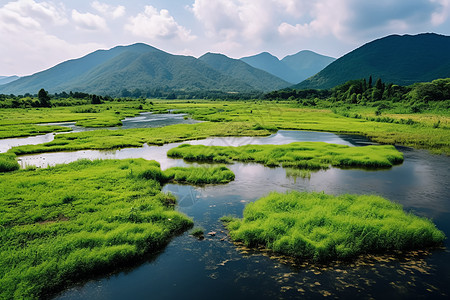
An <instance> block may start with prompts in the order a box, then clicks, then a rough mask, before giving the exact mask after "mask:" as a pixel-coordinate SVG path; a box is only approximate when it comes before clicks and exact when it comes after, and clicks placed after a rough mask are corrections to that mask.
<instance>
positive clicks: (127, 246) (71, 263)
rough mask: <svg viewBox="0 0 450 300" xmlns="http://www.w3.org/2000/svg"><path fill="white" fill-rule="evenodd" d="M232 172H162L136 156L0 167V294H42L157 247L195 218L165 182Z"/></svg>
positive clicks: (213, 178)
mask: <svg viewBox="0 0 450 300" xmlns="http://www.w3.org/2000/svg"><path fill="white" fill-rule="evenodd" d="M230 172H231V171H230V170H228V169H226V168H224V167H216V168H204V169H203V168H176V169H168V170H166V171H164V172H163V171H161V169H160V166H159V164H158V163H157V162H154V161H146V160H143V159H135V160H104V161H93V162H91V161H87V160H82V161H78V162H75V163H71V164H68V165H58V166H55V167H51V168H47V169H28V170H19V171H14V172H10V173H3V174H0V190H1V191H2V193H1V194H0V287H1V289H0V298H1V299H35V298H45V296H46V295H47V294H48V293H50V292H55V291H58V290H60V289H62V288H64V287H65V286H67V285H70V284H71V283H73V282H76V281H77V280H85V279H86V278H90V277H92V276H93V275H96V274H105V273H106V272H109V271H114V270H117V269H118V268H120V267H121V266H125V264H128V263H130V262H132V261H134V260H137V259H140V258H142V257H143V255H144V254H146V253H149V252H153V251H155V250H158V249H160V248H161V247H163V246H164V245H165V244H166V243H167V242H168V241H169V240H170V239H171V237H173V236H174V235H175V234H177V233H179V232H182V231H184V230H186V229H188V228H190V227H191V226H192V224H193V222H192V221H191V220H190V219H188V218H187V217H186V216H184V215H182V214H181V213H178V212H176V211H174V210H173V207H174V204H175V202H176V199H175V198H174V197H173V196H171V195H169V194H165V193H161V185H162V184H164V183H166V182H171V181H172V182H173V181H182V182H184V183H198V184H201V183H223V182H226V181H227V180H228V181H229V180H232V179H233V178H234V175H233V176H231V175H230ZM232 177H233V178H232Z"/></svg>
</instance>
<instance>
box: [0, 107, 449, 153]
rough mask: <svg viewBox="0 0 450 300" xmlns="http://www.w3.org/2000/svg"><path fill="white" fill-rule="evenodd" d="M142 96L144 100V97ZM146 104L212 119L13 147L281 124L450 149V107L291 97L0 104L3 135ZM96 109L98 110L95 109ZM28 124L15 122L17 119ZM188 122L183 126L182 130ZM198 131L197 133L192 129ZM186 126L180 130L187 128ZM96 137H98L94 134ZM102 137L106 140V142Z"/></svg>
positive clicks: (83, 144) (181, 136)
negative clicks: (322, 102)
mask: <svg viewBox="0 0 450 300" xmlns="http://www.w3.org/2000/svg"><path fill="white" fill-rule="evenodd" d="M142 103H144V104H142ZM140 107H142V109H143V110H146V111H153V112H155V113H158V112H167V111H168V110H174V111H176V112H180V113H188V114H190V115H191V116H192V117H193V118H195V119H197V120H203V121H209V122H208V123H206V124H202V125H200V126H199V127H195V126H187V125H183V126H182V127H174V128H173V129H165V130H162V131H160V130H152V129H144V130H127V131H125V132H122V133H106V132H102V133H98V132H90V133H83V134H81V135H80V134H69V135H68V137H67V138H65V137H58V138H57V139H58V141H55V142H54V143H53V144H52V143H50V144H49V145H47V146H38V147H30V148H28V149H25V148H21V149H20V150H17V151H16V150H14V152H16V153H37V152H47V151H63V150H81V149H108V148H109V149H111V148H120V147H139V146H141V145H142V144H143V143H146V142H148V143H150V144H162V143H166V142H171V141H183V140H188V139H201V138H206V137H208V136H233V135H235V136H242V135H267V134H269V133H270V132H274V131H276V130H279V129H287V130H311V131H329V132H336V133H348V134H361V135H364V136H367V137H368V138H370V139H372V140H374V141H376V142H380V143H383V144H399V145H405V146H411V147H415V148H425V149H429V150H431V151H432V152H434V153H445V154H450V131H449V130H450V129H449V124H450V113H449V112H448V110H445V111H442V112H433V113H430V112H427V113H418V114H410V113H408V114H406V113H404V114H403V113H400V112H401V111H398V109H397V110H396V109H391V110H386V111H383V112H382V114H381V115H378V116H377V115H376V108H375V107H357V106H350V105H347V106H342V107H338V108H333V109H331V108H330V109H328V108H322V109H319V108H305V107H299V106H298V105H297V104H295V103H292V102H283V103H281V102H280V103H277V102H269V101H244V102H243V101H239V102H237V101H236V102H227V101H207V100H196V101H187V100H170V101H167V100H166V101H162V100H152V102H151V104H150V101H149V100H147V101H144V102H138V101H131V102H111V103H105V104H101V105H98V106H93V105H84V106H77V107H69V108H64V107H63V108H51V109H50V108H49V109H43V108H40V109H29V110H25V109H2V110H0V138H6V137H13V136H24V135H35V134H39V133H44V132H48V131H54V130H67V129H61V128H55V127H47V128H45V127H42V128H41V126H37V125H35V124H37V123H46V122H57V121H77V125H82V126H97V127H98V126H116V125H120V120H121V119H123V118H124V117H126V116H132V115H135V114H137V113H138V112H139V111H141V110H140V109H139V108H140ZM93 111H95V112H93ZM23 123H25V124H27V125H20V124H23ZM184 128H186V129H184ZM193 130H198V131H199V132H198V133H192V131H193ZM184 131H185V132H184ZM98 138H100V139H102V141H96V140H97V139H98ZM103 141H105V142H103Z"/></svg>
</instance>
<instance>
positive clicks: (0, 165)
mask: <svg viewBox="0 0 450 300" xmlns="http://www.w3.org/2000/svg"><path fill="white" fill-rule="evenodd" d="M19 168H20V166H19V163H18V162H17V160H16V156H15V155H14V154H12V153H0V173H4V172H11V171H15V170H18V169H19Z"/></svg>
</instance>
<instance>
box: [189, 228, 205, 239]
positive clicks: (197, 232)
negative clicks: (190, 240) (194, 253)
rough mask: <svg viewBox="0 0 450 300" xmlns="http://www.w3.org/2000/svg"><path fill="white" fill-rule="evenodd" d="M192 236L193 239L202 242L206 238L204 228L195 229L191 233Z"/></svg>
mask: <svg viewBox="0 0 450 300" xmlns="http://www.w3.org/2000/svg"><path fill="white" fill-rule="evenodd" d="M189 234H190V235H192V236H193V237H195V238H197V239H199V240H201V239H204V238H205V236H204V235H205V230H204V229H203V228H202V227H195V228H193V229H192V230H191V231H190V232H189Z"/></svg>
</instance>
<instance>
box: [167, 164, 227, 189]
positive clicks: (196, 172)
mask: <svg viewBox="0 0 450 300" xmlns="http://www.w3.org/2000/svg"><path fill="white" fill-rule="evenodd" d="M164 174H165V176H166V178H167V180H170V181H173V182H176V183H186V184H196V185H198V184H219V183H228V182H230V181H233V180H234V173H233V172H232V171H231V170H230V169H228V168H227V167H225V166H215V167H203V168H196V167H188V168H184V167H173V168H170V169H168V170H166V171H164Z"/></svg>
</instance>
